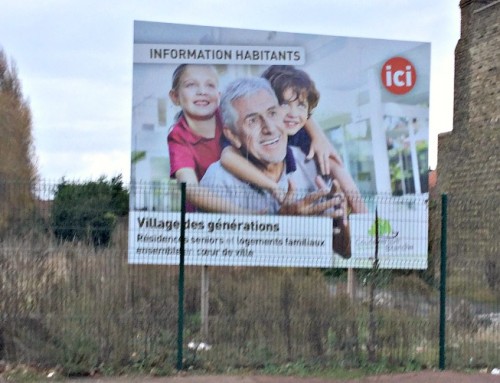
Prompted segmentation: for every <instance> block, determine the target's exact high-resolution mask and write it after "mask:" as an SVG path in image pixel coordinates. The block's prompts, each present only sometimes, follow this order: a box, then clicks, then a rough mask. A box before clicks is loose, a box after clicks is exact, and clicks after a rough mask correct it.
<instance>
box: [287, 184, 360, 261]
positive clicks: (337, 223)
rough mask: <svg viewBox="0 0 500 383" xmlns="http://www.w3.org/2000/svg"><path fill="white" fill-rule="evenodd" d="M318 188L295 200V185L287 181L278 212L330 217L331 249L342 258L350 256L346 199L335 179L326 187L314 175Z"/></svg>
mask: <svg viewBox="0 0 500 383" xmlns="http://www.w3.org/2000/svg"><path fill="white" fill-rule="evenodd" d="M316 185H317V186H318V188H319V189H318V190H317V191H315V192H312V193H310V194H308V195H307V196H306V197H304V198H302V199H300V200H295V193H296V187H295V185H294V183H293V182H292V181H291V180H289V181H288V191H287V193H286V195H285V198H284V200H283V203H282V205H281V208H280V210H279V211H278V214H281V215H317V216H328V217H331V218H332V236H333V238H332V243H333V246H332V247H333V251H334V252H335V253H337V254H339V255H340V256H341V257H343V258H350V257H351V239H350V233H349V223H348V219H347V200H346V198H345V195H344V193H343V192H342V189H341V188H340V185H339V183H338V181H337V180H333V183H332V186H331V188H328V187H327V185H326V183H325V181H323V179H322V178H321V177H319V176H318V177H316Z"/></svg>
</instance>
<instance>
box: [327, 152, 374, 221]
mask: <svg viewBox="0 0 500 383" xmlns="http://www.w3.org/2000/svg"><path fill="white" fill-rule="evenodd" d="M330 170H331V175H332V177H333V179H335V180H337V181H338V183H339V186H340V189H341V190H342V192H343V193H344V194H345V196H346V198H347V202H348V203H349V207H350V208H351V212H352V213H367V212H368V209H367V208H366V205H365V203H364V201H363V198H362V197H361V193H360V192H359V189H358V187H357V185H356V183H355V182H354V180H353V179H352V177H351V175H350V174H349V172H348V171H347V170H346V168H345V167H344V165H341V164H339V163H338V162H336V161H334V160H332V159H331V160H330Z"/></svg>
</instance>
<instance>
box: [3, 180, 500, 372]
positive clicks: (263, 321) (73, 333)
mask: <svg viewBox="0 0 500 383" xmlns="http://www.w3.org/2000/svg"><path fill="white" fill-rule="evenodd" d="M103 182H104V181H103ZM104 183H106V182H104ZM111 185H112V183H111ZM115 186H116V185H115ZM60 190H61V189H60V184H59V185H55V184H48V183H45V184H38V185H29V186H27V185H26V184H23V183H10V184H3V185H2V186H1V188H0V192H1V193H2V198H1V205H0V206H1V210H0V213H1V217H2V218H1V221H0V233H1V237H0V238H1V243H0V313H1V316H0V359H4V360H7V361H12V362H25V363H35V364H38V365H46V366H55V365H59V366H62V368H63V369H64V370H65V372H67V373H88V372H89V371H93V370H96V369H108V370H110V371H120V370H123V369H130V368H136V369H141V370H144V371H146V370H147V371H149V370H150V369H152V368H154V369H157V370H165V371H168V370H169V369H172V368H174V367H175V365H176V357H177V343H176V342H177V335H178V334H177V329H178V327H177V326H178V318H179V316H178V294H179V284H178V282H179V269H178V266H176V265H144V264H129V262H128V246H129V244H128V237H129V236H130V235H131V233H130V229H129V228H128V221H127V217H126V214H124V215H122V216H120V214H118V213H116V212H117V211H118V210H116V211H115V210H113V212H114V214H112V215H111V214H110V210H109V209H111V208H110V207H109V200H107V199H106V198H103V199H98V198H97V197H96V196H97V195H99V193H100V192H99V191H95V190H94V192H93V193H94V194H93V196H94V197H95V198H94V200H93V201H92V202H87V203H83V204H81V205H83V206H74V205H73V206H72V207H73V208H76V207H80V208H87V209H83V210H87V212H88V210H89V209H90V210H92V209H94V211H99V212H102V214H103V215H106V214H107V215H108V217H109V219H108V220H106V219H104V220H102V221H100V220H94V221H92V220H81V221H80V222H81V223H82V224H85V225H87V226H86V227H84V228H83V229H84V230H83V233H85V235H86V236H84V237H81V238H79V237H77V236H76V235H75V234H74V233H73V237H72V238H67V237H66V238H65V237H63V236H62V235H61V234H60V232H58V231H57V229H60V226H58V225H57V224H56V222H55V220H54V214H55V212H56V203H57V201H56V200H57V199H54V196H56V195H57V193H58V191H60ZM123 190H125V189H123ZM125 191H126V190H125ZM115 192H117V189H116V188H115ZM176 193H178V192H176ZM163 197H164V198H170V200H174V201H176V200H177V198H178V195H177V196H169V195H167V196H163ZM9 201H10V202H9ZM106 201H107V202H106ZM458 202H460V203H465V204H466V205H467V206H472V204H473V203H474V200H470V201H457V200H456V199H455V200H454V199H453V198H452V199H451V200H450V206H449V209H450V212H452V211H454V209H458V208H457V203H458ZM477 202H478V204H480V206H481V208H484V207H485V205H484V203H483V202H481V201H477ZM105 203H108V205H107V208H105V207H103V206H102V205H103V204H105ZM127 203H128V202H127ZM460 206H462V205H460ZM496 206H498V205H495V206H493V203H492V205H491V206H490V208H491V209H495V208H497V207H496ZM177 208H178V206H177ZM68 209H69V208H68ZM68 209H66V210H65V209H62V210H61V211H58V214H59V213H61V212H64V211H66V215H67V216H68V215H70V214H69V213H68ZM438 209H439V201H437V202H436V201H431V203H430V214H429V218H430V223H429V228H430V229H429V233H428V235H429V267H428V268H427V269H425V270H411V269H404V268H399V269H383V268H366V267H364V268H362V269H355V270H347V269H346V268H343V267H324V266H323V265H321V267H311V266H308V267H300V268H292V267H245V266H240V265H234V266H231V265H230V266H209V267H204V266H191V265H190V266H186V269H185V288H184V298H185V299H184V317H183V320H184V343H183V347H184V353H183V355H184V360H183V363H184V366H185V367H186V368H187V367H190V366H192V367H193V368H200V369H208V370H212V371H226V370H227V369H229V368H266V367H270V366H283V365H287V364H290V363H300V364H304V365H307V366H318V367H321V366H331V367H345V368H355V367H363V366H366V365H370V364H374V363H375V364H377V365H378V366H381V367H382V368H387V369H392V368H408V369H409V368H412V369H413V368H425V367H429V368H430V367H435V366H437V364H438V343H439V286H440V278H439V274H438V273H439V262H440V261H439V243H440V237H439V213H436V212H437V211H438ZM458 210H459V209H458ZM478 210H479V211H482V210H481V209H478ZM115 213H116V214H115ZM81 214H82V213H81V212H80V213H78V214H77V216H79V217H80V218H81ZM478 214H479V213H478ZM63 215H64V214H63ZM450 217H453V214H451V213H450ZM111 218H113V219H111ZM89 222H94V223H96V222H97V226H98V228H99V230H105V229H111V234H110V237H109V241H108V242H106V243H105V244H104V243H102V242H99V241H97V242H96V241H93V240H92V233H93V231H92V227H91V224H90V223H89ZM304 222H305V221H301V220H300V217H299V218H298V220H297V221H296V224H297V225H299V226H300V225H302V226H304V225H305V223H304ZM478 222H481V220H478ZM73 225H75V224H74V223H73ZM482 225H483V226H480V227H479V228H478V230H482V231H481V233H482V234H481V240H484V239H487V240H488V241H489V242H488V244H484V243H483V242H481V243H480V244H479V245H478V246H477V247H473V242H468V243H467V246H460V243H461V238H460V231H459V230H458V231H457V230H455V231H452V232H451V233H450V239H452V238H453V240H451V241H449V243H450V247H451V248H450V253H453V256H452V257H450V259H449V260H448V277H447V297H448V300H447V317H446V324H447V333H446V334H447V336H446V349H447V366H450V367H454V368H468V367H474V368H476V367H482V366H492V365H494V363H495V362H497V361H498V360H499V357H500V305H499V303H500V295H499V293H498V291H500V289H499V288H498V286H499V283H500V282H499V281H500V278H499V270H500V259H498V257H494V256H493V255H498V236H497V235H494V233H496V232H497V231H496V225H497V223H496V222H490V221H487V220H484V221H483V224H482ZM488 230H489V232H490V233H492V235H491V236H489V237H488V235H485V234H484V232H485V231H488ZM57 233H59V234H57ZM132 234H133V233H132ZM414 235H419V233H417V232H415V233H414ZM425 235H426V236H427V233H425ZM452 235H453V237H451V236H452ZM469 237H470V233H467V238H469ZM426 238H427V237H426ZM475 249H479V250H481V249H490V250H488V251H485V252H484V254H482V253H481V252H480V251H478V252H476V251H475ZM202 297H204V298H205V299H202ZM203 302H205V303H203ZM203 305H206V306H205V307H202V306H203ZM205 313H206V314H205Z"/></svg>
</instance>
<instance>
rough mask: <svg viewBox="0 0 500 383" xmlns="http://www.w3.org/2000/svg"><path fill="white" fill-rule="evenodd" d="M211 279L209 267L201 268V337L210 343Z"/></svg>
mask: <svg viewBox="0 0 500 383" xmlns="http://www.w3.org/2000/svg"><path fill="white" fill-rule="evenodd" d="M209 286H210V278H209V273H208V266H207V265H204V266H202V268H201V336H202V339H203V340H204V341H205V342H206V341H208V297H209Z"/></svg>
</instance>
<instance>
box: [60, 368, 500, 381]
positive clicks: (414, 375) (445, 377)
mask: <svg viewBox="0 0 500 383" xmlns="http://www.w3.org/2000/svg"><path fill="white" fill-rule="evenodd" d="M65 382H66V383H139V382H141V383H354V382H364V383H396V382H397V383H469V382H470V383H489V382H495V383H500V375H491V374H488V373H474V374H466V373H458V372H452V371H444V372H443V371H439V372H437V371H424V372H411V373H406V374H391V375H377V376H369V377H364V378H359V379H355V380H335V379H321V378H295V377H277V376H264V375H254V376H246V375H241V376H208V375H207V376H191V375H185V376H175V377H163V378H152V377H133V378H130V377H129V378H127V377H119V378H85V379H70V380H66V381H65Z"/></svg>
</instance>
